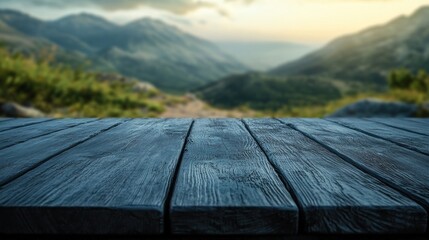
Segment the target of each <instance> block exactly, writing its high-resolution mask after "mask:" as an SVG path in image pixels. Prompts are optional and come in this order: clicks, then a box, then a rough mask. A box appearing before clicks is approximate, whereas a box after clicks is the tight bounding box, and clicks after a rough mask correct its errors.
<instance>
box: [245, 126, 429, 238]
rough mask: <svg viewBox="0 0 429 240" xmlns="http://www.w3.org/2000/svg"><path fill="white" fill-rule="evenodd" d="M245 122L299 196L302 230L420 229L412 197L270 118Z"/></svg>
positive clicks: (420, 213)
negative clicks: (407, 196) (406, 195)
mask: <svg viewBox="0 0 429 240" xmlns="http://www.w3.org/2000/svg"><path fill="white" fill-rule="evenodd" d="M245 122H246V125H247V126H248V127H249V130H250V131H251V132H252V134H253V135H254V136H255V137H256V139H257V140H258V142H259V143H260V145H261V147H262V148H263V149H264V151H265V152H266V153H267V155H268V158H269V159H270V160H271V161H272V162H273V164H274V166H275V167H276V169H278V172H280V173H281V176H282V177H283V178H284V179H285V181H286V182H288V184H289V187H290V188H291V189H292V191H293V192H294V194H295V196H296V198H297V199H298V201H299V206H300V208H301V210H302V211H301V213H302V215H300V219H302V221H301V222H302V224H303V225H304V226H302V229H303V230H304V231H305V232H306V233H311V234H314V233H323V234H327V233H329V234H345V233H347V234H350V233H359V234H375V233H377V234H393V233H423V232H425V229H426V218H427V216H426V212H425V210H424V209H423V208H422V207H421V206H420V205H418V204H417V203H415V202H414V201H412V200H410V199H409V198H406V197H404V196H403V195H401V194H400V193H399V192H397V191H395V190H393V189H392V188H390V187H388V186H386V185H385V184H383V183H382V182H381V181H379V180H377V179H376V178H373V177H371V176H370V175H368V174H366V173H364V172H362V171H360V170H359V169H357V168H356V167H354V166H353V165H351V164H349V163H347V162H346V161H344V160H343V159H341V158H340V157H338V156H337V155H335V154H333V153H332V152H330V151H328V150H327V149H325V148H324V147H322V146H321V145H320V144H318V143H316V142H314V141H313V140H311V139H309V138H307V137H305V136H304V135H303V134H301V133H300V132H298V131H296V130H294V129H292V128H289V127H287V126H286V125H285V124H282V123H280V122H279V121H277V120H275V119H252V120H251V119H248V120H245Z"/></svg>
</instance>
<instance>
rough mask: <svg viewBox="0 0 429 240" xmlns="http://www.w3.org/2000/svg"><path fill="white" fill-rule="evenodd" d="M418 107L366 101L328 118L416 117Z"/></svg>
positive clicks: (351, 105) (398, 103)
mask: <svg viewBox="0 0 429 240" xmlns="http://www.w3.org/2000/svg"><path fill="white" fill-rule="evenodd" d="M417 112H418V107H417V106H416V105H414V104H407V103H403V102H384V101H380V100H377V99H364V100H361V101H358V102H356V103H353V104H350V105H348V106H345V107H343V108H341V109H339V110H338V111H336V112H335V113H333V114H331V115H329V116H327V117H334V118H335V117H414V116H416V115H417Z"/></svg>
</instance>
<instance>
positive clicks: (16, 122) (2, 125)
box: [0, 118, 53, 132]
mask: <svg viewBox="0 0 429 240" xmlns="http://www.w3.org/2000/svg"><path fill="white" fill-rule="evenodd" d="M52 120H53V119H48V118H16V119H13V120H11V121H3V122H0V132H3V131H6V130H9V129H15V128H19V127H25V126H28V125H32V124H37V123H41V122H46V121H52Z"/></svg>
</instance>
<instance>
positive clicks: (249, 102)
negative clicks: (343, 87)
mask: <svg viewBox="0 0 429 240" xmlns="http://www.w3.org/2000/svg"><path fill="white" fill-rule="evenodd" d="M196 93H197V95H198V96H200V97H201V98H202V99H204V100H206V101H207V102H209V103H211V104H213V105H214V106H217V107H223V108H236V107H248V108H251V109H255V110H268V111H277V110H279V109H281V108H284V107H293V106H297V107H299V106H309V105H322V104H325V103H327V102H328V101H331V100H335V99H339V98H340V97H341V92H340V91H339V90H338V89H337V87H336V86H335V85H333V84H332V83H330V82H329V80H328V79H318V78H311V77H291V78H288V77H272V76H268V75H264V74H259V73H248V74H241V75H234V76H230V77H227V78H225V79H223V80H220V81H218V82H215V83H212V84H210V85H207V86H205V87H203V88H200V89H198V90H197V91H196Z"/></svg>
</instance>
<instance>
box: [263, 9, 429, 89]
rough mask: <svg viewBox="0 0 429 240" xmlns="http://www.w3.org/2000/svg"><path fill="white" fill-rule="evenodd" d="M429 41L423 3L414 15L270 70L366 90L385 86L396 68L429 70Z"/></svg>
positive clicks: (428, 22) (428, 18)
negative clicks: (336, 80)
mask: <svg viewBox="0 0 429 240" xmlns="http://www.w3.org/2000/svg"><path fill="white" fill-rule="evenodd" d="M428 43H429V7H423V8H421V9H419V10H418V11H416V12H415V13H414V14H413V15H411V16H408V17H406V16H402V17H399V18H397V19H395V20H393V21H391V22H389V23H388V24H386V25H382V26H376V27H372V28H369V29H367V30H364V31H362V32H359V33H356V34H352V35H348V36H344V37H340V38H338V39H336V40H334V41H332V42H331V43H329V44H328V45H327V46H326V47H324V48H322V49H320V50H318V51H315V52H312V53H310V54H308V55H306V56H305V57H303V58H301V59H299V60H296V61H294V62H291V63H286V64H284V65H281V66H279V67H277V68H275V69H273V70H271V71H269V73H270V74H274V75H280V76H294V75H305V76H319V77H320V76H321V77H329V78H335V79H339V80H341V81H343V82H345V83H347V84H355V85H356V86H357V87H358V89H359V88H360V89H362V90H367V91H368V90H382V89H385V88H386V86H387V84H386V81H385V79H386V75H387V73H388V72H389V71H390V70H392V69H395V68H401V67H404V68H407V69H410V70H413V71H417V70H419V69H425V70H429V44H428ZM359 86H361V87H359Z"/></svg>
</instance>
